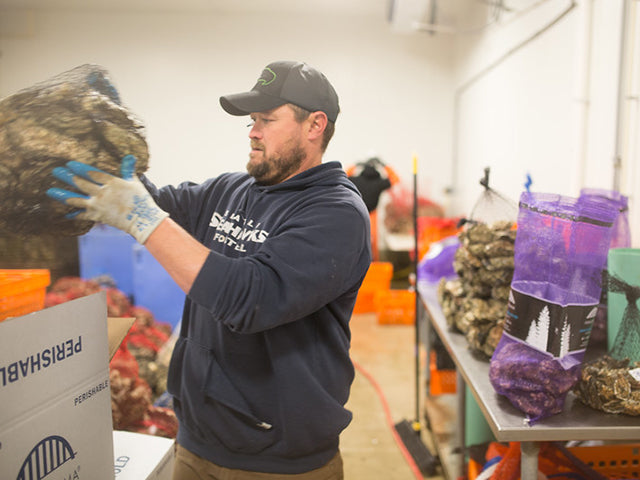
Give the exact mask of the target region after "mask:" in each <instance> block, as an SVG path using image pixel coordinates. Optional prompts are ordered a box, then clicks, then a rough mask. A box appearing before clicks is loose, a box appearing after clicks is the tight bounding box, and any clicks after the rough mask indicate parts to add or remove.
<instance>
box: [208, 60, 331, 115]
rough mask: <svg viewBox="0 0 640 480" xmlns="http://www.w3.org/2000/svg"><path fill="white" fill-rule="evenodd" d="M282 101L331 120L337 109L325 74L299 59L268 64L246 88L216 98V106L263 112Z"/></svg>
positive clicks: (240, 112) (236, 112)
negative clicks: (218, 103)
mask: <svg viewBox="0 0 640 480" xmlns="http://www.w3.org/2000/svg"><path fill="white" fill-rule="evenodd" d="M285 103H293V104H294V105H298V106H299V107H302V108H304V109H305V110H309V111H311V112H316V111H322V112H324V113H326V114H327V118H328V119H329V120H330V121H332V122H335V121H336V118H338V113H339V112H340V106H339V104H338V95H337V94H336V91H335V90H334V88H333V87H332V86H331V83H329V80H327V77H325V76H324V75H323V74H322V73H321V72H319V71H318V70H316V69H315V68H313V67H310V66H309V65H307V64H306V63H302V62H289V61H281V62H273V63H270V64H269V65H267V66H266V67H265V68H264V70H262V74H261V75H260V78H258V81H257V82H256V84H255V85H254V86H253V88H252V89H251V90H250V91H248V92H243V93H235V94H230V95H224V96H222V97H220V105H222V108H223V109H224V110H225V111H226V112H227V113H230V114H231V115H249V114H250V113H252V112H264V111H266V110H271V109H273V108H276V107H279V106H281V105H284V104H285Z"/></svg>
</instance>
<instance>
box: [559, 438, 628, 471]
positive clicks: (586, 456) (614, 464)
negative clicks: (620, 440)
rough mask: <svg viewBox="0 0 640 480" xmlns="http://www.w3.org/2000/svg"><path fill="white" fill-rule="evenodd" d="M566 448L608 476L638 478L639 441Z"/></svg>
mask: <svg viewBox="0 0 640 480" xmlns="http://www.w3.org/2000/svg"><path fill="white" fill-rule="evenodd" d="M568 450H569V451H570V452H571V453H572V454H574V455H575V456H576V457H578V458H579V459H580V460H582V461H583V462H584V463H586V464H587V465H589V466H590V467H591V468H593V469H594V470H595V471H597V472H599V473H601V474H603V475H606V476H607V477H609V478H640V443H632V444H616V445H602V446H600V445H598V446H588V447H570V448H568Z"/></svg>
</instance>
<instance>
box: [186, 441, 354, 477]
mask: <svg viewBox="0 0 640 480" xmlns="http://www.w3.org/2000/svg"><path fill="white" fill-rule="evenodd" d="M176 447H177V448H176V459H175V464H174V467H173V480H277V479H280V480H343V479H344V474H343V467H342V457H341V456H340V452H338V453H337V454H336V456H335V457H333V458H332V459H331V461H329V463H327V464H326V465H325V466H324V467H320V468H318V469H316V470H312V471H310V472H306V473H297V474H282V473H260V472H249V471H246V470H233V469H230V468H224V467H219V466H218V465H216V464H214V463H211V462H209V461H208V460H205V459H204V458H201V457H199V456H197V455H195V454H193V453H191V452H190V451H189V450H187V449H186V448H183V447H182V446H180V445H178V444H176Z"/></svg>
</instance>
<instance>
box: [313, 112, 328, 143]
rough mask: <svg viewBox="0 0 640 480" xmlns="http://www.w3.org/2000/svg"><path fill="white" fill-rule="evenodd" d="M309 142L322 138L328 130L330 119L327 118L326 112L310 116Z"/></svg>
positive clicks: (314, 113)
mask: <svg viewBox="0 0 640 480" xmlns="http://www.w3.org/2000/svg"><path fill="white" fill-rule="evenodd" d="M308 120H309V130H308V132H309V133H308V135H309V140H315V139H317V138H322V134H323V133H324V129H325V128H327V122H328V121H329V119H328V118H327V114H326V113H324V112H320V111H318V112H312V113H311V114H310V115H309V118H308Z"/></svg>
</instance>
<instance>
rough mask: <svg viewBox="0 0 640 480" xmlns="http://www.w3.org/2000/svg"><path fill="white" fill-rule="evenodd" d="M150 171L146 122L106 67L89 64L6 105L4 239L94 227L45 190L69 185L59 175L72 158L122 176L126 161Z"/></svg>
mask: <svg viewBox="0 0 640 480" xmlns="http://www.w3.org/2000/svg"><path fill="white" fill-rule="evenodd" d="M127 154H132V155H134V156H135V157H136V158H137V163H136V171H137V173H142V172H144V171H145V170H146V169H147V166H148V160H149V153H148V148H147V142H146V140H145V132H144V127H143V125H142V123H141V122H140V121H139V120H138V119H137V118H136V117H135V116H134V115H133V114H132V113H131V112H130V111H129V110H128V109H127V108H126V107H124V106H123V104H122V102H121V100H120V96H119V94H118V92H117V90H116V89H115V87H114V86H113V84H112V83H111V81H110V79H109V75H108V72H107V71H106V70H105V69H104V68H102V67H100V66H98V65H81V66H79V67H76V68H74V69H72V70H69V71H66V72H63V73H60V74H58V75H56V76H54V77H51V78H49V79H48V80H46V81H43V82H41V83H38V84H35V85H33V86H31V87H28V88H25V89H23V90H20V91H18V92H16V93H14V94H12V95H10V96H8V97H5V98H3V99H2V100H0V202H1V204H2V206H3V208H2V212H1V213H0V233H2V232H10V233H11V234H14V235H16V234H17V235H24V236H28V235H39V234H56V235H65V236H76V235H82V234H84V233H86V232H87V231H89V229H91V227H92V226H93V222H90V221H81V220H73V219H69V218H65V215H66V214H67V213H70V212H71V211H72V210H73V208H72V207H66V206H64V205H62V204H60V203H58V202H54V201H52V200H51V199H49V198H48V197H47V196H46V194H45V192H46V191H47V189H48V188H50V187H54V186H63V185H62V182H59V181H58V180H56V179H55V178H54V177H53V176H52V175H51V171H52V170H53V168H54V167H58V166H63V165H64V164H65V163H66V162H68V161H70V160H76V161H79V162H83V163H87V164H91V165H94V166H95V167H97V168H100V169H102V170H104V171H106V172H109V173H111V174H114V175H119V174H120V162H121V159H122V157H124V156H125V155H127Z"/></svg>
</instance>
